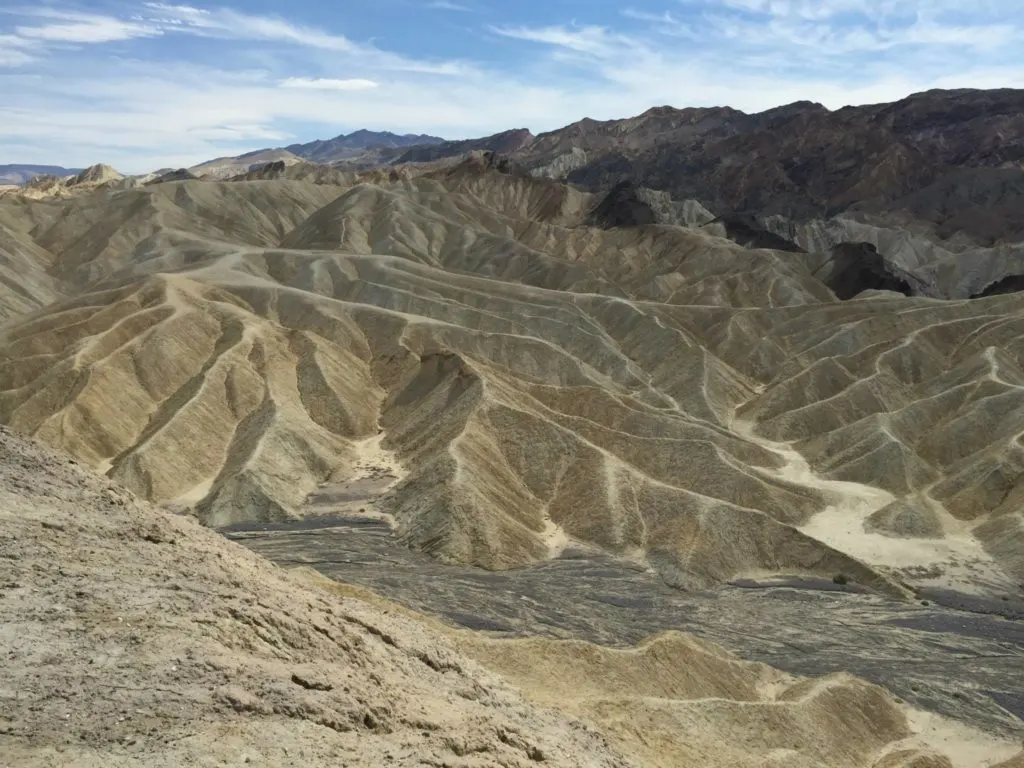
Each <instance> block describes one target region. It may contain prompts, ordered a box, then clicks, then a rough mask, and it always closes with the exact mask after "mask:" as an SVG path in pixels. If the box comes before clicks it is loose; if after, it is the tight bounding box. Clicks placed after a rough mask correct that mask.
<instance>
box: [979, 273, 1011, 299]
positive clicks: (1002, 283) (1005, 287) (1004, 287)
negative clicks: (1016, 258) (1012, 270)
mask: <svg viewBox="0 0 1024 768" xmlns="http://www.w3.org/2000/svg"><path fill="white" fill-rule="evenodd" d="M1018 291H1024V275H1008V276H1006V277H1004V278H1003V279H1002V280H997V281H996V282H994V283H992V284H991V285H989V286H987V287H986V288H985V290H983V291H981V292H980V293H976V294H974V295H973V296H971V298H972V299H982V298H984V297H986V296H1000V295H1002V294H1005V293H1017V292H1018Z"/></svg>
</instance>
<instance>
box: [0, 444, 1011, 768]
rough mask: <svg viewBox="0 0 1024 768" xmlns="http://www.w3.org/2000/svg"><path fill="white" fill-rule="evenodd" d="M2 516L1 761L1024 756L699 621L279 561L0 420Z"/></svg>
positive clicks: (888, 766)
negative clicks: (437, 594) (728, 647)
mask: <svg viewBox="0 0 1024 768" xmlns="http://www.w3.org/2000/svg"><path fill="white" fill-rule="evenodd" d="M0 517H2V527H0V528H2V532H0V627H2V631H0V653H2V655H3V659H4V678H3V683H2V684H0V754H2V755H3V759H4V762H5V764H7V765H18V766H54V765H81V766H132V765H146V766H180V765H223V764H225V763H226V764H242V763H244V764H251V765H267V766H287V765H297V766H298V765H302V766H321V765H323V766H327V765H409V766H413V765H416V766H428V765H429V766H492V765H493V766H509V767H511V766H529V765H552V766H588V767H590V768H598V767H599V766H608V767H609V768H611V766H619V767H622V768H625V766H632V765H636V766H641V765H646V766H683V765H701V766H726V765H729V766H741V767H742V768H747V767H749V768H753V767H754V766H760V767H763V766H766V765H778V766H783V765H785V766H801V768H802V767H803V766H807V767H808V768H810V767H811V766H815V767H816V768H817V767H821V766H827V767H829V768H832V767H833V766H834V767H835V768H840V767H842V768H860V767H862V766H863V767H864V768H869V767H870V768H922V767H928V768H931V767H934V768H948V766H950V765H956V766H958V768H959V766H963V768H968V766H971V767H972V768H973V766H976V765H979V764H984V765H995V764H996V763H997V762H999V761H1001V760H1007V759H1008V760H1011V762H1002V763H1000V764H1001V765H1003V766H1007V767H1009V766H1011V765H1017V764H1018V763H1015V762H1012V760H1013V758H1012V755H1013V752H1014V751H1015V749H1016V747H1015V745H1014V744H1012V743H1009V742H1006V741H1000V740H998V739H993V738H991V737H986V736H983V735H982V734H980V733H977V732H972V731H969V730H967V729H963V728H958V727H956V726H954V725H952V724H949V723H945V722H943V721H939V720H935V719H932V718H922V716H921V714H920V713H915V712H912V711H908V710H906V708H905V707H901V706H900V705H899V704H898V703H897V702H896V701H895V700H894V699H892V697H891V696H890V695H889V694H887V693H886V692H885V691H884V690H882V689H880V688H877V687H875V686H871V685H869V684H867V683H864V682H861V681H859V680H857V679H855V678H852V677H849V676H844V675H837V676H830V677H827V678H822V679H817V680H801V679H797V678H793V677H791V676H788V675H784V674H782V673H780V672H776V671H774V670H772V669H771V668H769V667H765V666H763V665H759V664H750V663H746V662H742V661H740V660H738V659H736V658H735V657H732V656H730V655H728V654H726V653H725V652H724V651H722V650H721V649H719V648H717V647H715V646H713V645H711V644H708V643H703V642H699V641H696V640H694V639H692V638H689V637H686V636H683V635H676V634H669V635H663V636H660V637H658V638H654V639H652V640H650V641H649V642H647V643H645V644H644V645H642V646H641V647H639V648H636V649H632V650H610V649H602V648H600V647H597V646H591V645H588V644H584V643H566V642H556V641H550V640H533V641H509V642H505V641H496V640H490V639H487V638H484V637H480V636H477V635H475V634H473V633H468V632H455V631H453V630H449V629H446V628H444V627H442V626H439V625H437V624H436V623H434V622H430V621H427V620H425V619H422V618H420V617H417V616H415V615H414V614H411V613H410V612H408V611H405V610H403V609H400V608H398V607H397V606H394V605H390V604H388V603H386V602H384V601H382V600H380V599H379V598H376V597H375V596H373V595H372V594H367V593H362V592H359V591H353V590H347V589H346V588H344V587H341V586H339V585H335V584H333V583H330V582H328V583H326V584H325V583H323V582H321V581H317V580H309V579H306V578H302V577H300V576H298V575H295V574H288V573H285V572H283V571H281V570H279V569H278V568H276V567H275V566H273V565H271V564H270V563H268V562H267V561H265V560H262V559H261V558H259V557H257V556H255V555H253V554H251V553H249V552H248V551H247V550H245V549H242V548H241V547H238V546H237V545H234V544H232V543H230V542H228V541H226V540H225V539H223V538H221V537H220V536H219V535H217V534H216V533H214V532H213V531H210V530H208V529H205V528H203V527H201V526H199V525H198V524H197V523H196V522H195V521H194V519H192V518H190V517H182V516H178V515H173V514H169V513H167V512H165V511H162V510H159V509H157V508H155V507H153V506H151V505H150V504H148V503H145V502H140V501H138V500H136V499H135V497H134V496H133V495H132V494H131V492H129V491H127V490H125V489H123V488H121V487H119V486H118V485H116V484H114V483H111V482H110V481H108V480H106V479H104V478H100V477H98V476H96V475H94V474H93V473H90V472H88V471H85V470H84V469H82V468H81V467H80V466H77V465H76V462H74V461H73V460H71V459H69V458H68V457H66V456H62V455H60V454H56V453H52V452H50V451H48V450H46V449H43V448H41V447H40V446H38V445H37V444H35V443H33V442H31V441H28V440H26V439H24V438H22V437H20V436H18V435H16V434H14V433H13V432H11V431H9V430H6V429H4V430H2V431H0ZM499 675H501V676H503V677H504V678H505V679H504V680H503V679H502V678H501V677H499ZM509 683H511V684H512V685H514V686H515V688H513V687H512V686H510V685H509ZM516 688H518V689H519V690H516ZM567 693H568V695H567ZM580 718H582V719H580ZM933 746H943V747H946V746H948V747H949V750H950V751H949V757H952V759H953V762H952V763H951V762H950V760H949V757H946V756H944V755H942V754H940V753H938V752H935V751H934V750H933V749H931V747H933ZM979 758H980V759H982V761H983V762H982V763H978V762H976V761H977V760H978V759H979ZM1019 759H1020V758H1019V757H1018V758H1017V760H1018V761H1019ZM970 761H975V762H970Z"/></svg>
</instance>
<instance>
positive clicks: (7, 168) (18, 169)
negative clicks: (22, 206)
mask: <svg viewBox="0 0 1024 768" xmlns="http://www.w3.org/2000/svg"><path fill="white" fill-rule="evenodd" d="M81 172H82V169H81V168H62V167H61V166H59V165H18V164H12V165H0V184H24V183H25V182H26V181H28V180H29V179H34V178H35V177H36V176H74V175H75V174H76V173H81Z"/></svg>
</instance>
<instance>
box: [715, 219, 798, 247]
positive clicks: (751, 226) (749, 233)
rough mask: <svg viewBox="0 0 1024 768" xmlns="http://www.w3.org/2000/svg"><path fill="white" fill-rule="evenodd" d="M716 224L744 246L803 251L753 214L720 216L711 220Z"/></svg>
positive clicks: (729, 236)
mask: <svg viewBox="0 0 1024 768" xmlns="http://www.w3.org/2000/svg"><path fill="white" fill-rule="evenodd" d="M715 224H717V225H719V226H720V227H722V229H724V230H725V236H726V237H728V238H729V239H730V240H732V241H733V242H734V243H738V244H739V245H742V246H743V247H744V248H772V249H774V250H776V251H791V252H793V253H802V252H803V249H802V248H801V247H800V246H798V245H796V244H795V243H792V242H790V241H789V240H787V239H786V238H784V237H782V236H780V235H777V234H775V233H774V232H769V231H768V230H767V229H765V228H764V227H762V226H761V225H760V224H758V223H757V222H756V221H755V220H754V217H753V216H743V215H740V214H731V215H728V216H719V217H718V218H717V219H715V220H714V221H712V222H710V225H715Z"/></svg>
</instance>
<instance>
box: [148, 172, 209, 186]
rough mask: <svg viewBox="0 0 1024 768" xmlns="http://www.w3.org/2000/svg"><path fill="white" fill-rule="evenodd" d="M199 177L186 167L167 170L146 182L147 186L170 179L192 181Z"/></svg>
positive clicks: (164, 182)
mask: <svg viewBox="0 0 1024 768" xmlns="http://www.w3.org/2000/svg"><path fill="white" fill-rule="evenodd" d="M198 178H199V177H198V176H196V175H195V174H194V173H192V171H190V170H189V169H188V168H178V169H177V170H176V171H168V172H167V173H164V174H162V175H160V176H157V177H156V178H155V179H150V180H149V181H147V182H146V184H147V186H148V185H150V184H167V183H168V182H171V181H194V180H195V179H198Z"/></svg>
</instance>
